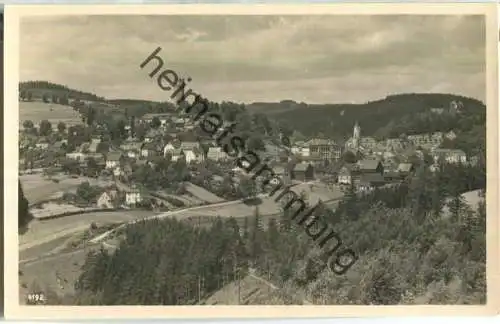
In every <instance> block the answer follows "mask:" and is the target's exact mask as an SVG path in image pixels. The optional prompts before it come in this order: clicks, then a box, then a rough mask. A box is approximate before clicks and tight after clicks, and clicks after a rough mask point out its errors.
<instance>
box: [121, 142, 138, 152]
mask: <svg viewBox="0 0 500 324" xmlns="http://www.w3.org/2000/svg"><path fill="white" fill-rule="evenodd" d="M120 147H121V149H122V150H125V151H131V150H140V149H141V147H142V143H141V142H128V143H124V144H122V145H121V146H120Z"/></svg>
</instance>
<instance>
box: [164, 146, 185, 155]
mask: <svg viewBox="0 0 500 324" xmlns="http://www.w3.org/2000/svg"><path fill="white" fill-rule="evenodd" d="M168 153H170V154H172V156H174V155H181V154H183V153H184V152H183V151H182V149H180V148H176V149H173V150H171V151H169V152H168Z"/></svg>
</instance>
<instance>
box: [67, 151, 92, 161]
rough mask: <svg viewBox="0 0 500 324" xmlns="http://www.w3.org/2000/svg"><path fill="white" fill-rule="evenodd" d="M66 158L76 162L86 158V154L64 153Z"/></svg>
mask: <svg viewBox="0 0 500 324" xmlns="http://www.w3.org/2000/svg"><path fill="white" fill-rule="evenodd" d="M66 157H67V158H68V159H72V160H76V161H83V160H84V159H85V158H86V157H87V154H85V153H82V152H71V153H66Z"/></svg>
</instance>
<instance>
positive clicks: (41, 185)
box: [19, 173, 112, 205]
mask: <svg viewBox="0 0 500 324" xmlns="http://www.w3.org/2000/svg"><path fill="white" fill-rule="evenodd" d="M54 178H57V179H59V182H58V183H55V182H54V181H52V180H49V179H47V178H46V177H44V176H43V175H42V174H39V173H37V174H25V175H20V176H19V179H20V180H21V185H22V187H23V191H24V196H25V197H26V199H28V202H29V204H30V205H33V204H36V203H37V202H40V201H43V200H46V199H49V198H51V197H52V196H54V195H57V194H58V193H60V192H64V191H68V190H72V189H76V187H78V185H80V184H81V183H82V182H85V181H88V182H89V183H90V184H91V185H99V186H106V185H110V184H112V182H110V181H103V180H97V179H93V178H87V177H78V178H71V177H69V176H66V175H63V176H57V177H54Z"/></svg>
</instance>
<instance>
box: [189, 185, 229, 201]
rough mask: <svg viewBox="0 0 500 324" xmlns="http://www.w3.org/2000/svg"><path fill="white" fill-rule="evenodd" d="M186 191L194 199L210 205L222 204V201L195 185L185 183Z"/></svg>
mask: <svg viewBox="0 0 500 324" xmlns="http://www.w3.org/2000/svg"><path fill="white" fill-rule="evenodd" d="M186 190H187V191H188V192H189V193H190V194H191V195H193V196H195V197H196V198H198V199H200V200H203V201H206V202H208V203H211V204H215V203H219V202H223V201H224V199H222V198H220V197H218V196H216V195H214V194H213V193H211V192H210V191H208V190H206V189H205V188H202V187H199V186H197V185H194V184H192V183H191V182H186Z"/></svg>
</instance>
